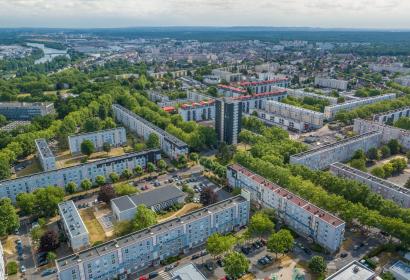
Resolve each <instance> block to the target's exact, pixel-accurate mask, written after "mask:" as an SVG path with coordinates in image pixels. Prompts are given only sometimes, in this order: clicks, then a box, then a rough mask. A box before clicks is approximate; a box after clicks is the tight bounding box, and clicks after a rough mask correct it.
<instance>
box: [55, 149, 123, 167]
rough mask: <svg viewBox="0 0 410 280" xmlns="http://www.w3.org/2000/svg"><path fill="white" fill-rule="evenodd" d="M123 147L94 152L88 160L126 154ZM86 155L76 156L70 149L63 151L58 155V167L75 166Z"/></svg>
mask: <svg viewBox="0 0 410 280" xmlns="http://www.w3.org/2000/svg"><path fill="white" fill-rule="evenodd" d="M124 149H126V148H123V147H119V148H113V149H111V151H110V152H109V153H106V152H104V151H101V152H96V153H93V154H92V155H91V156H90V157H89V159H88V162H92V161H96V160H100V159H104V158H109V157H117V156H122V155H123V154H125V151H124ZM84 157H85V156H84V155H81V154H80V155H76V156H72V155H71V154H70V151H68V150H67V151H64V152H62V153H59V154H58V155H57V157H56V159H57V166H58V168H64V167H69V166H74V165H78V164H80V163H81V160H82V159H83V158H84Z"/></svg>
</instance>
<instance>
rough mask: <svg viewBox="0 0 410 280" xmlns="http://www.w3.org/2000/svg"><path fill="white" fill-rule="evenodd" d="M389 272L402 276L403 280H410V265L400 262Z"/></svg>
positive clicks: (390, 268)
mask: <svg viewBox="0 0 410 280" xmlns="http://www.w3.org/2000/svg"><path fill="white" fill-rule="evenodd" d="M389 271H391V272H393V273H394V274H396V275H400V277H401V279H410V265H409V264H407V263H404V262H402V261H400V260H398V261H397V262H395V263H394V264H393V265H392V266H391V267H389Z"/></svg>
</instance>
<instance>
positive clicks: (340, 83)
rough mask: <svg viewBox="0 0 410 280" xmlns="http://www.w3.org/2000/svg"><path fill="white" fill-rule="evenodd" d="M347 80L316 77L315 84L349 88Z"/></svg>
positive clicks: (342, 88)
mask: <svg viewBox="0 0 410 280" xmlns="http://www.w3.org/2000/svg"><path fill="white" fill-rule="evenodd" d="M347 84H348V82H347V81H343V80H336V79H326V78H319V77H316V78H315V85H317V86H321V87H326V88H334V89H339V90H347Z"/></svg>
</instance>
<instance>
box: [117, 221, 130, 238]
mask: <svg viewBox="0 0 410 280" xmlns="http://www.w3.org/2000/svg"><path fill="white" fill-rule="evenodd" d="M133 230H134V227H133V223H132V221H120V222H117V223H115V224H114V235H115V236H117V237H121V236H124V235H126V234H129V233H131V232H133Z"/></svg>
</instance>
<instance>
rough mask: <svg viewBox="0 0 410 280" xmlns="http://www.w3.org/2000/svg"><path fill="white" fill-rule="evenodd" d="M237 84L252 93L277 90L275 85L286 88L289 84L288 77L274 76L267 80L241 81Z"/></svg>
mask: <svg viewBox="0 0 410 280" xmlns="http://www.w3.org/2000/svg"><path fill="white" fill-rule="evenodd" d="M239 85H240V86H241V87H242V88H243V89H250V91H251V92H252V93H256V94H258V93H265V92H272V91H275V90H277V87H281V88H287V87H288V86H289V79H288V78H280V77H278V78H275V79H272V80H267V81H255V82H242V83H239Z"/></svg>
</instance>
